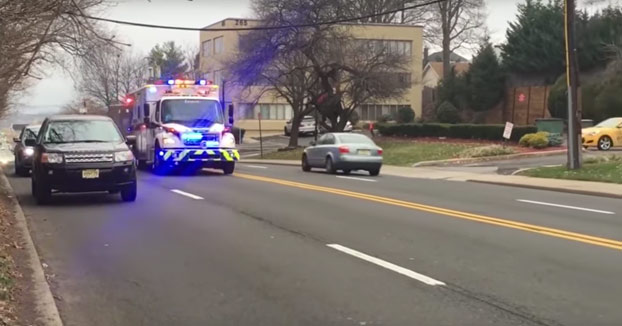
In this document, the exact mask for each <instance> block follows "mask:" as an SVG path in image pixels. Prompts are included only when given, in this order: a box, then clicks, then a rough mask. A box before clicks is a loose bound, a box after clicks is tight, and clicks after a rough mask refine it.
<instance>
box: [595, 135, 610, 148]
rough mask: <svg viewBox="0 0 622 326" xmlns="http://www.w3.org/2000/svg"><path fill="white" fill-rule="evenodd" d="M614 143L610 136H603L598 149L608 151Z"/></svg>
mask: <svg viewBox="0 0 622 326" xmlns="http://www.w3.org/2000/svg"><path fill="white" fill-rule="evenodd" d="M612 143H613V142H612V140H611V138H609V136H602V137H600V139H599V140H598V149H600V150H601V151H608V150H610V149H611V146H612Z"/></svg>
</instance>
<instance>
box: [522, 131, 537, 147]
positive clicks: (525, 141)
mask: <svg viewBox="0 0 622 326" xmlns="http://www.w3.org/2000/svg"><path fill="white" fill-rule="evenodd" d="M533 136H535V134H526V135H524V136H523V137H521V138H520V140H519V141H518V144H519V145H521V146H523V147H529V146H530V144H531V138H533Z"/></svg>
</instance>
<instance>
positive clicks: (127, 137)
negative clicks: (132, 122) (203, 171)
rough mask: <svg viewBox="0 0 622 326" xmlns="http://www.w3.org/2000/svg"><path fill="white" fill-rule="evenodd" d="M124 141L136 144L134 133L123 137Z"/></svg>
mask: <svg viewBox="0 0 622 326" xmlns="http://www.w3.org/2000/svg"><path fill="white" fill-rule="evenodd" d="M125 143H126V144H128V145H134V144H136V135H127V136H126V137H125Z"/></svg>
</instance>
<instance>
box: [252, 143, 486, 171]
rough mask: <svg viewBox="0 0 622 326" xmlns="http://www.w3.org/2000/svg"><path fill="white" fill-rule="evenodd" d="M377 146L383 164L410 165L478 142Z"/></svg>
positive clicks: (289, 154) (294, 153)
mask: <svg viewBox="0 0 622 326" xmlns="http://www.w3.org/2000/svg"><path fill="white" fill-rule="evenodd" d="M378 146H380V147H382V149H383V150H384V154H383V156H384V158H383V162H384V164H388V165H401V166H410V165H412V164H414V163H417V162H422V161H435V160H444V159H450V158H456V157H458V155H459V154H460V153H461V152H462V151H464V150H465V149H469V148H473V147H477V146H478V144H453V143H436V142H431V143H426V142H416V143H415V142H406V141H380V142H378ZM301 155H302V148H301V149H296V150H291V151H284V152H275V153H269V154H265V155H264V157H263V158H264V159H271V160H300V158H301V157H302V156H301Z"/></svg>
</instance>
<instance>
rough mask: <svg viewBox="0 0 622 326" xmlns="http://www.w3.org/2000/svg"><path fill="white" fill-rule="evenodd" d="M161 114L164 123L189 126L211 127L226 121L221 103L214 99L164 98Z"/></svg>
mask: <svg viewBox="0 0 622 326" xmlns="http://www.w3.org/2000/svg"><path fill="white" fill-rule="evenodd" d="M161 114H162V123H178V124H182V125H184V126H187V127H209V126H211V125H212V124H214V123H223V121H224V117H223V113H222V109H221V107H220V103H218V101H214V100H198V99H170V100H164V101H162V113H161Z"/></svg>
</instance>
